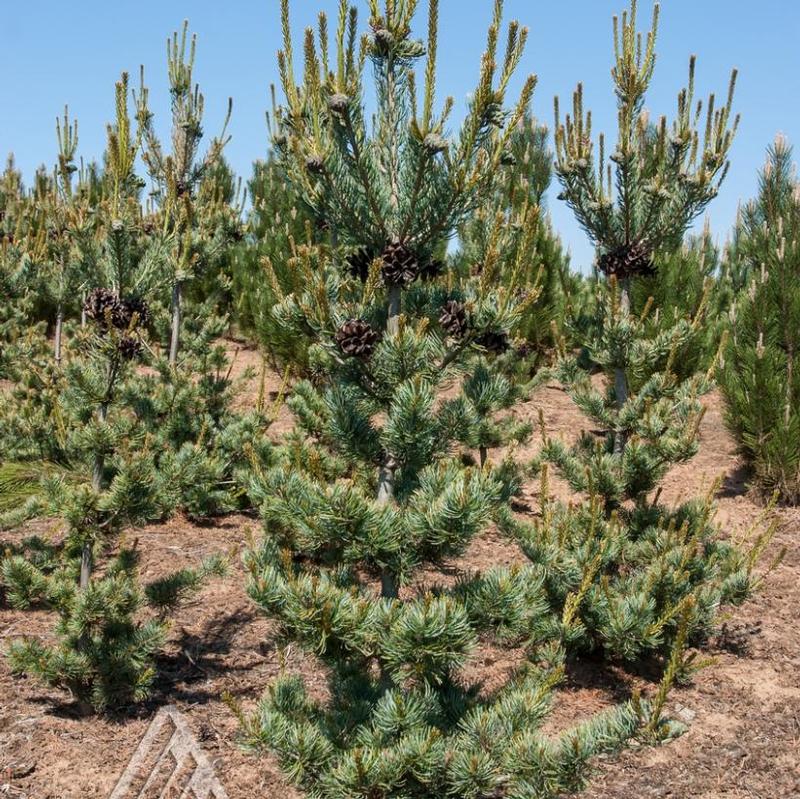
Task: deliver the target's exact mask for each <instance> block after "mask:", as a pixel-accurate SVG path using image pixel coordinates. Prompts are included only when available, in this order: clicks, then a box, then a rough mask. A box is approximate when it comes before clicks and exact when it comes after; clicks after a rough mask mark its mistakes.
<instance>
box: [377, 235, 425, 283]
mask: <svg viewBox="0 0 800 799" xmlns="http://www.w3.org/2000/svg"><path fill="white" fill-rule="evenodd" d="M381 257H382V258H383V266H382V267H381V274H382V275H383V280H384V282H385V283H386V284H387V285H389V286H403V287H407V286H410V285H411V284H412V283H413V282H414V281H415V280H416V279H417V277H418V276H419V272H420V264H419V259H418V258H417V256H416V253H414V252H413V251H412V250H409V249H408V247H406V246H405V244H403V243H402V242H399V241H393V242H391V243H390V244H387V245H386V247H385V248H384V250H383V253H382V256H381Z"/></svg>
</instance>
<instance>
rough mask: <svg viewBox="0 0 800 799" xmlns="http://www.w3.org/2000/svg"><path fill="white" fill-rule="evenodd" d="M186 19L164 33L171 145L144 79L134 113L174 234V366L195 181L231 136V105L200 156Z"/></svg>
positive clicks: (189, 261)
mask: <svg viewBox="0 0 800 799" xmlns="http://www.w3.org/2000/svg"><path fill="white" fill-rule="evenodd" d="M188 30H189V23H188V22H184V24H183V28H182V30H181V33H180V35H179V34H178V33H177V32H175V33H174V34H173V35H172V37H171V38H170V39H167V70H168V75H169V85H170V98H171V109H172V128H171V134H170V137H171V149H170V152H169V153H165V152H164V148H163V145H162V143H161V141H160V140H159V138H158V137H157V135H156V133H155V130H154V128H153V115H152V113H151V112H150V110H149V108H148V95H149V93H148V90H147V88H146V87H145V86H144V78H143V73H142V85H141V88H140V91H139V94H138V97H137V117H138V121H139V126H140V135H141V136H142V138H143V142H144V148H143V152H142V158H143V160H144V162H145V165H146V166H147V170H148V173H149V174H150V177H151V179H152V180H153V182H154V184H155V189H154V192H153V197H154V200H155V201H156V202H157V203H158V204H159V205H160V207H161V211H162V214H163V229H164V232H165V233H170V234H173V241H174V252H173V256H172V273H173V277H172V324H171V334H170V345H169V363H170V365H171V366H173V367H174V366H175V365H176V364H177V360H178V349H179V346H180V334H181V313H182V304H183V286H184V284H185V282H186V281H187V280H189V279H190V278H191V277H192V274H193V271H194V267H195V264H194V262H193V258H192V252H191V246H190V244H191V234H192V230H193V228H194V227H195V226H196V224H197V220H196V208H195V200H196V193H197V189H198V186H199V185H200V183H201V181H202V179H203V177H204V176H205V174H206V173H207V172H208V170H209V169H210V168H212V167H213V166H214V165H216V164H217V163H218V162H219V159H220V157H221V155H222V151H223V149H224V147H225V145H226V144H227V142H228V141H229V140H230V136H228V135H227V128H228V123H229V121H230V116H231V111H232V108H233V106H232V100H231V99H229V100H228V111H227V114H226V116H225V120H224V122H223V125H222V131H221V133H220V135H219V136H217V137H216V138H214V139H213V140H212V141H211V144H210V146H209V149H208V151H207V152H206V154H205V156H203V157H202V158H201V157H200V154H199V153H200V143H201V140H202V138H203V124H202V123H203V113H204V108H205V101H204V98H203V95H202V94H201V93H200V88H199V86H198V85H197V84H196V83H194V82H193V70H194V60H195V51H196V45H197V37H196V36H195V35H192V37H191V39H190V40H188V45H187V37H188Z"/></svg>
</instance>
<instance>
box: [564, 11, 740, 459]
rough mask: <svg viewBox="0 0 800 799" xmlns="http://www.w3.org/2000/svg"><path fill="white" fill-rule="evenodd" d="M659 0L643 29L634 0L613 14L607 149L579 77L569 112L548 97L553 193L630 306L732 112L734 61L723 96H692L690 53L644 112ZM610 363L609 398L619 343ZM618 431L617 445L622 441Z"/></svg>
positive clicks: (723, 167) (696, 206)
mask: <svg viewBox="0 0 800 799" xmlns="http://www.w3.org/2000/svg"><path fill="white" fill-rule="evenodd" d="M659 8H660V7H659V5H658V4H656V5H655V6H654V8H653V18H652V25H651V29H650V31H648V32H647V34H646V35H645V36H643V34H642V33H641V32H639V31H638V30H637V0H631V6H630V11H629V12H624V13H623V15H622V19H621V21H620V20H619V19H618V18H617V17H615V18H614V53H615V63H614V67H613V68H612V70H611V76H612V79H613V81H614V86H615V91H616V97H617V116H618V130H617V142H616V147H615V148H614V150H613V151H612V152H611V153H610V154H608V156H606V143H605V138H604V136H602V135H601V136H600V137H599V143H598V147H597V155H595V145H594V142H593V140H592V115H591V112H590V111H585V110H584V106H583V87H582V85H579V86H578V88H577V89H576V91H575V93H574V95H573V104H572V114H567V116H566V118H565V119H564V120H563V121H562V119H561V114H560V109H559V101H558V98H556V101H555V144H556V174H557V175H558V178H559V180H560V182H561V185H562V193H561V194H560V195H559V197H560V199H562V200H565V201H566V202H567V204H568V205H569V206H570V207H571V208H572V210H573V211H574V213H575V216H576V218H577V219H578V222H579V223H580V224H581V226H582V227H583V228H584V230H585V231H586V233H587V234H588V236H589V237H590V239H591V240H592V242H593V243H594V244H595V246H596V247H597V249H598V267H599V269H600V271H601V272H602V273H603V274H604V275H606V276H607V277H612V276H613V277H615V278H616V280H617V281H618V284H619V302H620V310H621V313H622V315H623V316H625V315H627V314H628V313H629V311H630V281H631V280H632V279H634V278H636V277H639V276H645V275H652V274H654V272H655V269H656V266H655V260H656V257H657V255H658V253H659V251H663V252H671V251H674V250H675V249H677V248H678V247H680V245H681V243H682V240H683V236H684V234H685V232H686V230H687V229H688V227H689V226H690V225H691V223H692V222H693V220H694V219H695V218H696V217H697V216H698V215H699V214H701V213H702V212H703V211H704V210H705V208H706V206H707V205H708V204H709V203H710V202H711V200H712V199H714V197H716V195H717V193H718V191H719V186H720V184H721V183H722V181H723V180H724V179H725V176H726V174H727V172H728V167H729V161H728V153H729V151H730V148H731V145H732V143H733V139H734V136H735V134H736V129H737V127H738V124H739V117H738V116H735V117H734V116H733V110H732V109H733V97H734V90H735V86H736V75H737V73H736V70H734V71H733V73H732V75H731V80H730V85H729V87H728V94H727V99H726V102H725V104H724V105H723V106H722V107H719V108H718V107H717V103H716V99H715V96H714V95H713V94H712V95H711V96H710V97H709V98H708V101H707V103H706V105H705V125H704V127H703V129H702V132H701V129H700V125H701V122H702V118H703V110H704V106H703V102H702V101H701V100H698V101H696V102H695V61H696V59H695V57H694V56H692V57H691V59H690V61H689V80H688V85H687V87H686V88H684V89H682V90H681V91H680V93H679V94H678V103H677V114H676V116H675V119H674V120H673V122H672V123H668V121H667V118H666V117H665V116H662V117H661V118H660V119H659V120H658V121H657V122H655V123H654V122H652V121H651V119H650V115H649V112H648V111H647V110H646V109H645V105H644V104H645V99H646V93H647V89H648V87H649V85H650V81H651V79H652V77H653V71H654V69H655V63H656V53H655V45H656V34H657V30H658V19H659ZM620 355H621V356H622V357H620V358H619V362H618V363H616V364H615V365H614V366H615V370H616V371H615V376H614V383H615V393H616V399H617V406H618V408H619V409H621V408H622V407H624V405H625V403H626V401H627V399H628V394H629V387H628V378H627V376H626V374H625V369H626V367H627V363H626V362H625V358H624V353H622V352H621V353H620ZM624 443H625V441H624V437H623V436H622V435H618V436H617V442H616V446H617V449H618V450H619V449H620V448H621V447H623V446H624Z"/></svg>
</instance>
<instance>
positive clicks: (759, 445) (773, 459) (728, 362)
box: [720, 137, 800, 504]
mask: <svg viewBox="0 0 800 799" xmlns="http://www.w3.org/2000/svg"><path fill="white" fill-rule="evenodd" d="M733 257H734V258H735V259H736V260H737V261H739V264H740V266H739V270H741V271H743V272H744V274H746V275H748V279H747V283H746V285H745V287H744V290H743V291H742V292H741V294H740V295H739V296H738V298H737V300H736V302H735V305H734V308H733V309H732V310H731V314H730V322H731V334H730V338H729V340H728V345H727V348H726V350H725V357H724V362H723V365H722V368H721V369H720V382H721V385H722V389H723V392H724V395H725V400H726V404H727V416H726V418H727V422H728V426H729V427H730V429H731V431H732V432H733V434H734V435H735V436H736V439H737V441H738V442H739V446H740V448H741V450H742V452H743V454H744V456H745V459H746V461H747V463H748V464H749V465H750V466H751V467H752V470H753V483H754V486H755V487H756V489H757V490H758V491H760V492H761V493H763V494H764V495H766V496H769V495H770V494H772V493H773V492H775V491H777V492H778V495H779V496H780V498H781V500H782V501H784V502H788V503H793V504H797V503H798V502H800V366H798V353H800V183H798V181H797V177H796V174H795V171H794V166H793V164H792V149H791V147H790V146H789V144H788V143H787V141H786V140H785V139H784V138H782V137H779V138H778V139H777V140H776V141H775V144H774V145H773V146H772V147H771V148H770V150H769V155H768V157H767V163H766V166H765V167H764V170H763V171H762V173H761V181H760V190H759V193H758V196H757V197H756V199H754V200H753V201H752V202H750V203H748V204H747V205H746V206H745V207H744V209H743V211H742V214H741V217H740V223H739V229H738V231H737V236H736V247H735V252H734V255H733Z"/></svg>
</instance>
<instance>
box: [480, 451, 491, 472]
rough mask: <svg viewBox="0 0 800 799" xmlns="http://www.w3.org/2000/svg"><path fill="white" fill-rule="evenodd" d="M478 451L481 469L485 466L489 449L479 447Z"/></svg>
mask: <svg viewBox="0 0 800 799" xmlns="http://www.w3.org/2000/svg"><path fill="white" fill-rule="evenodd" d="M478 453H479V455H480V459H481V469H482V468H483V467H484V466H486V459H487V458H488V457H489V450H488V449H487V448H486V447H479V448H478Z"/></svg>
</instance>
